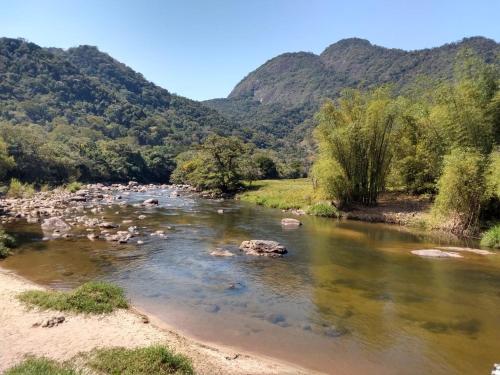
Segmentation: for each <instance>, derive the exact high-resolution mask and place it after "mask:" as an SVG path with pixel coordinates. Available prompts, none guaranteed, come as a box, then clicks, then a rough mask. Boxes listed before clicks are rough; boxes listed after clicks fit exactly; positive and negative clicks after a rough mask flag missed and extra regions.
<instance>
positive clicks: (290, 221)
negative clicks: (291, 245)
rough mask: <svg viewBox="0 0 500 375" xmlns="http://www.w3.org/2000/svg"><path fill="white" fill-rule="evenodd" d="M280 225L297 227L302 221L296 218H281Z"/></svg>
mask: <svg viewBox="0 0 500 375" xmlns="http://www.w3.org/2000/svg"><path fill="white" fill-rule="evenodd" d="M281 225H282V226H283V227H285V228H298V227H299V226H301V225H302V223H301V222H300V220H297V219H292V218H285V219H281Z"/></svg>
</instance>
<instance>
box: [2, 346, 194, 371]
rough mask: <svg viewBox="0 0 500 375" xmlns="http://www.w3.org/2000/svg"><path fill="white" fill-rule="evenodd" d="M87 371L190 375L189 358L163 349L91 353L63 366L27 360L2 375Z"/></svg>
mask: <svg viewBox="0 0 500 375" xmlns="http://www.w3.org/2000/svg"><path fill="white" fill-rule="evenodd" d="M89 371H92V373H93V372H97V373H99V374H106V375H115V374H120V375H150V374H158V375H194V370H193V366H192V364H191V360H190V359H189V358H187V357H186V356H184V355H180V354H176V353H174V352H173V351H171V350H170V349H169V348H167V347H165V346H163V345H153V346H147V347H144V348H136V349H127V348H105V349H104V348H103V349H95V350H93V351H92V352H90V353H82V354H81V355H79V356H77V357H76V358H74V359H73V360H71V361H67V362H64V363H60V362H57V361H54V360H51V359H48V358H44V357H42V358H39V357H28V358H26V359H25V360H24V361H23V362H21V363H20V364H18V365H16V366H14V367H12V368H10V369H8V370H7V371H5V373H4V374H5V375H77V374H83V373H88V372H89Z"/></svg>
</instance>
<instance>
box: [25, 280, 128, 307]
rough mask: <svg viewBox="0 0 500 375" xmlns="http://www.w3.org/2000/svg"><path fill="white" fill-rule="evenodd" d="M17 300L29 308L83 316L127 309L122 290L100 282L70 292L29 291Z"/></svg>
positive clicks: (89, 283) (93, 282)
mask: <svg viewBox="0 0 500 375" xmlns="http://www.w3.org/2000/svg"><path fill="white" fill-rule="evenodd" d="M18 298H19V300H20V301H21V302H23V303H25V304H26V305H28V306H29V307H37V308H40V309H43V310H57V311H72V312H76V313H85V314H104V313H110V312H112V311H114V310H116V309H125V308H127V307H128V302H127V300H126V298H125V292H124V291H123V289H121V288H120V287H118V286H116V285H113V284H109V283H106V282H102V281H91V282H88V283H85V284H83V285H82V286H80V287H78V288H76V289H75V290H73V291H71V292H59V291H45V290H29V291H26V292H23V293H21V294H20V295H19V296H18Z"/></svg>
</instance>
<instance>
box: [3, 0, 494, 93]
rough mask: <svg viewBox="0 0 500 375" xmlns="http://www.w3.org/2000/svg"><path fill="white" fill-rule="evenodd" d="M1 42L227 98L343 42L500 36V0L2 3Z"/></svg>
mask: <svg viewBox="0 0 500 375" xmlns="http://www.w3.org/2000/svg"><path fill="white" fill-rule="evenodd" d="M0 9H1V11H0V36H7V37H23V38H26V39H28V40H30V41H32V42H34V43H37V44H39V45H41V46H45V47H49V46H53V47H62V48H67V47H72V46H77V45H80V44H90V45H96V46H98V47H99V49H100V50H101V51H105V52H107V53H109V54H110V55H111V56H113V57H115V58H116V59H118V60H120V61H122V62H124V63H126V64H127V65H129V66H130V67H132V68H133V69H135V70H137V71H139V72H141V73H142V74H143V75H144V76H145V77H146V78H147V79H149V80H151V81H153V82H155V83H156V84H158V85H160V86H162V87H165V88H167V89H168V90H170V91H171V92H175V93H178V94H180V95H184V96H187V97H189V98H193V99H198V100H201V99H210V98H215V97H225V96H227V94H228V93H229V92H230V91H231V89H232V88H233V87H234V85H235V84H236V83H238V82H239V81H240V79H242V78H243V77H244V76H245V75H246V74H247V73H249V72H250V71H252V70H254V69H255V68H257V67H258V66H259V65H261V64H262V63H264V62H265V61H267V60H268V59H270V58H272V57H274V56H276V55H278V54H280V53H283V52H293V51H311V52H314V53H320V52H321V51H322V50H323V49H324V48H325V47H327V46H328V45H330V44H331V43H334V42H336V41H338V40H339V39H342V38H347V37H353V36H356V37H361V38H365V39H368V40H370V41H371V42H372V43H374V44H378V45H382V46H386V47H394V48H403V49H420V48H425V47H434V46H438V45H441V44H443V43H446V42H452V41H457V40H459V39H461V38H463V37H465V36H472V35H483V36H486V37H489V38H493V39H495V40H497V41H499V40H500V18H499V17H500V0H489V1H487V0H475V1H467V0H454V1H451V0H408V1H405V0H400V1H383V0H378V1H376V0H372V1H368V0H366V1H361V0H360V1H352V0H343V1H333V0H331V1H327V0H251V1H250V0H212V1H210V0H177V1H167V0H164V1H159V0H158V1H155V0H143V1H127V0H120V1H118V0H109V1H106V0H85V1H83V0H81V1H78V0H72V1H68V0H66V1H49V0H46V1H43V0H3V1H2V2H1V3H0Z"/></svg>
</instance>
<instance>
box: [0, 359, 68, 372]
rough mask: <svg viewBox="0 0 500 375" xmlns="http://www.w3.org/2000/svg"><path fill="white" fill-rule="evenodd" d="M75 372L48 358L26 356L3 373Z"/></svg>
mask: <svg viewBox="0 0 500 375" xmlns="http://www.w3.org/2000/svg"><path fill="white" fill-rule="evenodd" d="M76 374H77V372H75V371H74V370H72V369H70V368H68V367H67V366H65V365H61V364H59V363H57V362H56V361H53V360H51V359H48V358H35V357H28V358H26V359H25V360H24V361H23V362H21V363H20V364H18V365H17V366H14V367H12V368H10V369H8V370H7V371H5V372H4V375H76Z"/></svg>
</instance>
